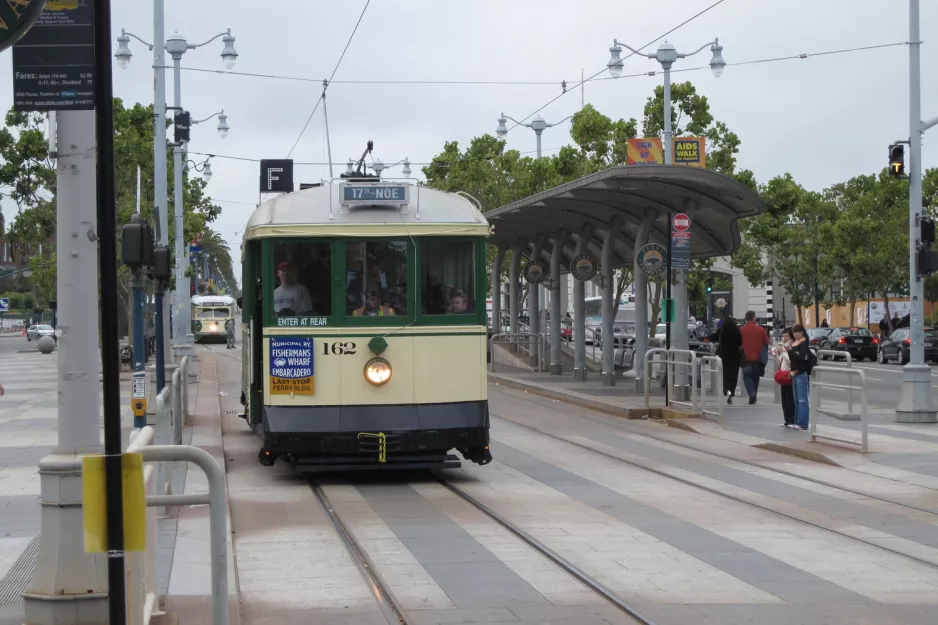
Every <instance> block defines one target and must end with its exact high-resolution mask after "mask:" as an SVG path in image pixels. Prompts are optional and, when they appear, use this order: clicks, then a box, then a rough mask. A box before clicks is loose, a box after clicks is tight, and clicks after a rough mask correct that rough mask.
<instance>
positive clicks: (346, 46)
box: [287, 0, 722, 158]
mask: <svg viewBox="0 0 938 625" xmlns="http://www.w3.org/2000/svg"><path fill="white" fill-rule="evenodd" d="M721 1H722V0H721ZM370 4H371V0H366V2H365V7H364V8H363V9H362V12H361V15H359V16H358V21H357V22H355V28H353V29H352V34H351V35H349V38H348V41H346V42H345V48H343V49H342V55H341V56H339V60H338V62H337V63H336V64H335V67H334V68H333V69H332V74H331V75H330V76H329V78H328V80H325V81H323V87H322V93H321V94H320V96H319V99H318V100H316V106H314V107H313V111H312V112H311V113H310V114H309V117H308V118H307V119H306V123H305V124H303V130H301V131H300V134H299V136H297V138H296V141H294V142H293V147H292V148H290V152H289V153H288V154H287V158H290V156H292V155H293V150H295V149H296V146H297V145H299V143H300V139H302V138H303V134H304V133H305V132H306V129H307V128H308V127H309V122H310V121H312V119H313V115H315V114H316V111H317V110H318V109H319V105H320V104H322V101H323V99H325V97H326V89H328V88H329V83H331V82H332V79H333V78H335V74H336V72H337V71H339V65H341V64H342V59H344V58H345V53H346V52H348V49H349V46H350V45H352V39H353V38H354V37H355V33H356V32H358V27H359V25H360V24H361V23H362V18H363V17H365V11H367V10H368V6H369V5H370Z"/></svg>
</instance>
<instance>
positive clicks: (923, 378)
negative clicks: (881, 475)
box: [896, 0, 938, 423]
mask: <svg viewBox="0 0 938 625" xmlns="http://www.w3.org/2000/svg"><path fill="white" fill-rule="evenodd" d="M921 45H922V42H921V40H920V38H919V0H909V156H910V161H911V162H910V163H909V299H910V302H909V304H910V305H911V310H910V311H909V312H910V314H909V329H910V330H911V337H910V338H911V340H912V344H911V345H910V346H909V362H908V364H906V365H905V366H904V367H903V368H902V394H901V395H900V399H899V406H898V407H897V408H896V421H898V422H900V423H936V422H938V411H936V408H935V400H934V396H933V395H932V383H931V368H930V367H929V366H928V365H926V364H925V300H924V283H923V282H922V278H921V276H919V275H918V267H917V265H918V262H917V260H918V259H917V252H918V247H919V238H920V228H921V219H922V135H923V134H924V133H925V131H926V130H928V129H929V128H931V127H932V126H934V125H936V124H938V118H935V119H931V120H928V121H926V122H923V121H922V92H921V88H922V85H921V81H922V64H921Z"/></svg>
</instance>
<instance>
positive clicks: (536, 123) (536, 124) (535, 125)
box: [495, 113, 573, 158]
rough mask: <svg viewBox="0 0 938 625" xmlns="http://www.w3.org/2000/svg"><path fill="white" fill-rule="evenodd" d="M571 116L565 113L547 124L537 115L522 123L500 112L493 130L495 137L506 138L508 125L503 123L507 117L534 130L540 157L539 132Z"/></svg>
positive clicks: (501, 139) (541, 132)
mask: <svg viewBox="0 0 938 625" xmlns="http://www.w3.org/2000/svg"><path fill="white" fill-rule="evenodd" d="M572 117H573V115H567V116H566V117H564V118H563V119H561V120H560V121H559V122H556V123H553V124H548V123H547V122H546V121H544V118H543V117H541V116H540V115H538V116H537V117H535V118H534V119H533V120H531V122H530V123H527V124H522V123H521V122H519V121H517V120H516V119H512V118H511V117H509V116H508V115H505V114H504V113H502V115H501V117H499V118H498V128H497V129H496V130H495V137H496V138H497V139H498V140H499V141H505V140H506V138H507V137H508V126H506V125H505V122H507V121H508V120H509V119H510V120H511V121H513V122H515V124H517V125H519V126H524V127H525V128H530V129H531V130H533V131H534V134H536V135H537V157H538V158H541V134H543V132H544V130H546V129H547V128H553V127H554V126H559V125H560V124H562V123H564V122H565V121H567V120H568V119H570V118H572Z"/></svg>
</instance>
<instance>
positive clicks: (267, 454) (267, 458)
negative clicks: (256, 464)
mask: <svg viewBox="0 0 938 625" xmlns="http://www.w3.org/2000/svg"><path fill="white" fill-rule="evenodd" d="M279 455H280V454H278V453H277V452H275V451H270V450H269V449H261V450H260V451H259V452H258V454H257V459H258V460H260V462H261V464H262V465H264V466H265V467H272V466H274V463H275V462H277V456H279Z"/></svg>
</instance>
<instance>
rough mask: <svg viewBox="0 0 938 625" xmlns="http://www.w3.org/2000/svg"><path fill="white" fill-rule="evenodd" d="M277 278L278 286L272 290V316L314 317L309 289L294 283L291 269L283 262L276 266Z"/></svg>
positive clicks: (294, 279)
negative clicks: (278, 279)
mask: <svg viewBox="0 0 938 625" xmlns="http://www.w3.org/2000/svg"><path fill="white" fill-rule="evenodd" d="M277 277H278V278H280V286H278V287H277V288H276V289H274V314H275V315H280V316H284V317H289V316H293V315H314V314H316V313H315V312H314V311H313V298H312V297H311V296H310V294H309V289H307V288H306V287H305V286H303V285H302V284H300V283H299V282H297V281H296V276H295V275H294V273H293V267H292V266H291V265H290V263H289V262H287V261H283V262H282V263H280V264H279V265H277Z"/></svg>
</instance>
